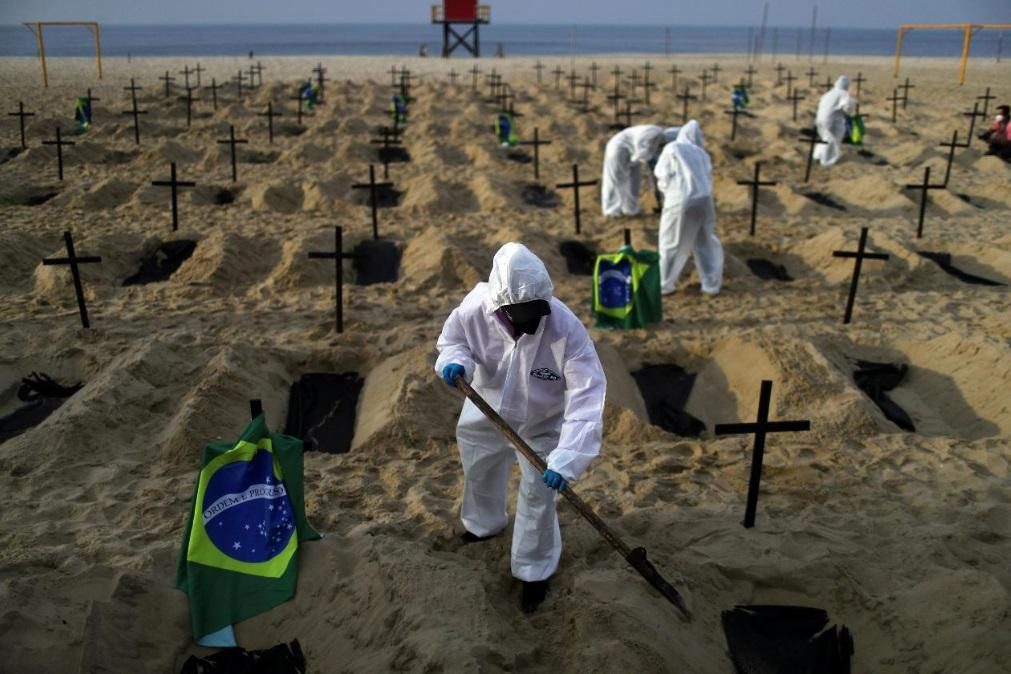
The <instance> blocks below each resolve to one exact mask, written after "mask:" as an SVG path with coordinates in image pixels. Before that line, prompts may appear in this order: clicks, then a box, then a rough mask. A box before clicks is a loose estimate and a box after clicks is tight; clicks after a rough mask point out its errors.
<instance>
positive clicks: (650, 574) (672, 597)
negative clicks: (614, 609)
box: [625, 547, 692, 620]
mask: <svg viewBox="0 0 1011 674" xmlns="http://www.w3.org/2000/svg"><path fill="white" fill-rule="evenodd" d="M625 559H626V560H627V561H628V563H629V564H631V565H632V566H633V567H634V568H635V570H636V571H638V572H639V575H641V576H642V577H643V578H645V579H646V581H647V582H648V583H649V584H650V585H652V586H653V587H654V588H656V591H657V592H659V593H660V594H662V595H663V596H664V597H666V598H667V601H669V602H670V603H672V604H674V607H675V608H677V610H678V611H680V612H681V616H682V617H683V618H684V619H685V620H691V619H692V613H691V611H689V610H688V607H687V606H686V605H685V602H684V599H682V598H681V595H680V594H679V593H678V591H677V590H676V589H674V586H673V585H671V584H670V583H668V582H667V581H666V580H665V579H664V577H663V576H661V575H660V572H659V571H657V570H656V567H655V566H653V563H652V562H650V561H649V560H648V559H646V548H642V547H639V548H635V549H634V550H632V551H631V552H630V553H628V556H627V557H626V558H625Z"/></svg>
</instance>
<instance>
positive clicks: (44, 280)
mask: <svg viewBox="0 0 1011 674" xmlns="http://www.w3.org/2000/svg"><path fill="white" fill-rule="evenodd" d="M148 239H149V237H147V236H143V235H141V234H139V233H136V232H121V233H117V234H101V235H97V236H80V235H78V236H75V237H74V251H75V252H76V253H77V255H79V256H84V255H98V256H101V258H102V262H101V263H98V264H85V265H81V267H80V269H81V279H82V281H83V285H84V297H85V298H86V299H87V300H89V301H90V300H92V299H96V298H99V297H108V296H110V295H112V294H114V293H115V292H116V288H117V286H118V285H119V282H120V281H122V279H124V278H126V277H127V276H129V275H130V274H132V273H133V272H135V271H136V269H135V268H134V266H135V265H134V261H135V259H137V258H139V256H140V253H141V252H142V251H143V250H144V248H145V242H146V241H147V240H148ZM49 244H50V246H51V248H50V250H49V251H47V254H46V255H45V257H66V255H67V250H66V248H65V247H64V245H63V240H62V237H53V238H52V239H50V241H49ZM37 264H38V266H37V267H36V268H35V287H34V289H33V291H32V292H33V294H34V295H35V297H36V298H37V299H39V300H42V301H44V302H49V303H52V304H55V305H57V306H63V307H69V306H74V307H76V306H77V303H76V299H75V294H74V283H73V277H72V276H71V273H70V268H69V267H68V266H67V265H59V266H44V265H42V263H41V261H37Z"/></svg>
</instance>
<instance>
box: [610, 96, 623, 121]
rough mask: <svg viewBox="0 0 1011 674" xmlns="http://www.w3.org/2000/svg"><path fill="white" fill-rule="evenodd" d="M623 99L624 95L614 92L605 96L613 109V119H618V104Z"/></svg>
mask: <svg viewBox="0 0 1011 674" xmlns="http://www.w3.org/2000/svg"><path fill="white" fill-rule="evenodd" d="M624 99H625V94H622V93H619V92H617V91H615V92H614V93H613V94H608V95H607V100H608V101H610V102H611V106H612V107H613V108H614V118H615V119H617V118H618V111H619V110H620V108H619V106H618V103H619V102H620V101H622V100H624Z"/></svg>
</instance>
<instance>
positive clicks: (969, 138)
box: [962, 101, 983, 143]
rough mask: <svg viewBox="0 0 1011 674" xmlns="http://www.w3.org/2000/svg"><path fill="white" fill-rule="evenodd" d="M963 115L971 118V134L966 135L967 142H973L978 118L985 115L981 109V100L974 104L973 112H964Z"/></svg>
mask: <svg viewBox="0 0 1011 674" xmlns="http://www.w3.org/2000/svg"><path fill="white" fill-rule="evenodd" d="M962 116H963V117H968V118H969V135H968V136H966V138H965V142H967V143H971V142H972V132H973V131H975V130H976V118H977V117H982V116H983V113H981V112H980V111H979V101H976V102H974V103H973V104H972V112H963V113H962Z"/></svg>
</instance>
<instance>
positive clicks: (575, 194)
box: [555, 164, 597, 234]
mask: <svg viewBox="0 0 1011 674" xmlns="http://www.w3.org/2000/svg"><path fill="white" fill-rule="evenodd" d="M596 184H597V181H596V180H584V181H583V182H579V165H578V164H573V165H572V182H571V183H559V184H557V185H555V187H557V188H560V189H561V188H571V189H572V198H573V202H574V205H573V211H574V213H575V216H576V234H579V230H580V227H581V221H580V218H579V188H580V187H589V186H591V185H596Z"/></svg>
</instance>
